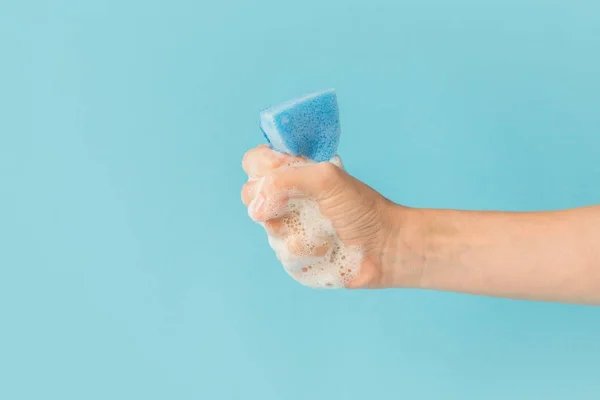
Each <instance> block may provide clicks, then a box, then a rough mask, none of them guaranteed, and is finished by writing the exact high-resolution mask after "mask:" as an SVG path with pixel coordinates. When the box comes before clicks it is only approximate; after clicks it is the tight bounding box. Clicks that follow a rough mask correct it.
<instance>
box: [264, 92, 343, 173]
mask: <svg viewBox="0 0 600 400" xmlns="http://www.w3.org/2000/svg"><path fill="white" fill-rule="evenodd" d="M260 128H261V130H262V131H263V134H264V136H265V138H266V139H267V141H268V142H269V145H270V146H271V148H272V149H273V150H276V151H279V152H281V153H286V154H291V155H293V156H302V157H305V158H308V159H309V160H313V161H317V162H321V161H329V160H331V159H332V158H333V157H334V156H335V155H336V152H337V147H338V143H339V140H340V133H341V129H340V120H339V112H338V104H337V97H336V94H335V90H333V89H328V90H323V91H319V92H313V93H310V94H307V95H305V96H302V97H298V98H296V99H293V100H290V101H287V102H285V103H282V104H279V105H276V106H272V107H269V108H267V109H265V110H263V111H261V113H260Z"/></svg>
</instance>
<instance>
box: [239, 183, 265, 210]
mask: <svg viewBox="0 0 600 400" xmlns="http://www.w3.org/2000/svg"><path fill="white" fill-rule="evenodd" d="M261 184H262V181H261V180H260V179H253V180H250V181H248V182H246V183H245V184H244V186H243V187H242V203H244V205H246V207H248V206H249V205H250V203H252V200H254V198H255V197H256V194H257V193H258V190H259V189H260V186H261Z"/></svg>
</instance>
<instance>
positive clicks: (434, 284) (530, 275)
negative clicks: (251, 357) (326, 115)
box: [242, 146, 600, 305]
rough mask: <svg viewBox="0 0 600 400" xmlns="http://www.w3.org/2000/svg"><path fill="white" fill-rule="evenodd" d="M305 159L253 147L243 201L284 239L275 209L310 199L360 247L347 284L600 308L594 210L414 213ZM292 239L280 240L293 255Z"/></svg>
mask: <svg viewBox="0 0 600 400" xmlns="http://www.w3.org/2000/svg"><path fill="white" fill-rule="evenodd" d="M303 161H304V160H301V159H298V158H294V157H291V156H287V155H283V154H280V153H277V152H274V151H272V150H270V149H269V148H268V147H267V146H259V147H257V148H255V149H252V150H250V151H249V152H247V153H246V154H245V155H244V159H243V162H242V164H243V168H244V170H245V171H246V173H247V174H248V175H249V177H250V178H251V180H249V182H248V183H246V184H245V185H244V187H243V188H242V201H243V202H244V204H246V205H247V206H249V215H250V216H251V217H252V218H253V219H254V220H255V221H257V222H262V223H264V226H265V229H267V230H270V232H271V233H273V234H282V233H281V231H280V230H279V228H280V226H281V225H282V224H281V222H282V220H281V218H285V216H275V215H274V214H273V210H277V209H278V207H279V208H281V205H282V204H285V202H286V201H287V199H289V198H290V197H297V196H300V197H303V196H310V197H312V198H314V199H315V200H316V201H317V202H318V203H319V207H320V210H321V213H322V214H323V215H324V216H325V217H326V218H328V219H329V220H330V221H332V223H333V226H334V228H335V230H336V232H337V234H338V236H339V238H340V240H341V241H342V242H343V243H344V244H345V245H347V246H351V245H359V246H361V247H362V248H363V249H364V251H365V258H364V261H363V263H362V265H361V268H360V273H359V274H358V276H356V277H354V278H353V279H352V280H351V281H350V282H349V283H348V285H347V287H348V288H371V289H384V288H418V289H425V290H441V291H452V292H461V293H469V294H474V295H485V296H494V297H506V298H513V299H522V300H537V301H552V302H565V303H578V304H590V305H600V206H593V207H584V208H576V209H569V210H560V211H550V212H523V213H514V212H513V213H511V212H493V211H486V212H482V211H457V210H436V209H417V208H410V207H405V206H402V205H399V204H395V203H394V202H392V201H390V200H388V199H386V198H385V197H383V196H382V195H381V194H379V193H378V192H376V191H375V190H374V189H372V188H371V187H369V186H367V185H365V184H364V183H362V182H360V181H358V180H357V179H355V178H354V177H352V176H351V175H349V174H348V173H347V172H345V171H344V170H343V169H341V168H338V167H336V166H335V165H333V164H332V163H329V162H323V163H313V164H310V165H298V163H302V162H303ZM260 178H263V179H262V184H259V183H258V182H259V180H256V179H260ZM259 189H260V190H259ZM292 189H293V192H291V190H292ZM283 234H286V233H283ZM297 239H298V238H295V237H293V236H290V237H287V238H286V240H287V242H288V243H290V249H292V250H293V243H294V242H296V241H297Z"/></svg>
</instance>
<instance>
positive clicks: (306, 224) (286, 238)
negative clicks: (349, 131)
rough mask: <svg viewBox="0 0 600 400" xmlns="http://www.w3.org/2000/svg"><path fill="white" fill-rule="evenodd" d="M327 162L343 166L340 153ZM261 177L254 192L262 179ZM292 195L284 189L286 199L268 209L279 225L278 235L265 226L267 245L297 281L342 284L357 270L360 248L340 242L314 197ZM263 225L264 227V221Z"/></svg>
mask: <svg viewBox="0 0 600 400" xmlns="http://www.w3.org/2000/svg"><path fill="white" fill-rule="evenodd" d="M330 162H332V163H333V164H335V165H336V166H338V167H339V168H342V164H341V160H340V158H339V157H337V156H336V157H334V158H333V159H332V160H331V161H330ZM307 163H312V162H310V161H309V162H307ZM260 180H261V182H259V188H258V189H257V193H260V191H261V187H262V183H263V181H262V179H260ZM293 195H294V193H287V195H286V196H285V198H289V200H288V201H287V203H286V204H278V205H276V206H275V207H276V208H277V209H276V210H275V209H272V210H270V215H271V216H272V217H273V218H280V222H281V225H282V227H281V228H282V229H281V231H280V232H281V233H280V234H279V235H278V234H275V233H272V232H270V230H269V229H266V231H267V236H268V241H269V245H270V246H271V248H272V249H273V250H274V251H275V254H276V256H277V258H278V260H279V261H280V262H281V264H282V265H283V267H284V269H285V271H286V272H287V273H288V274H289V275H290V276H292V277H293V278H294V279H295V280H296V281H298V282H299V283H301V284H303V285H305V286H309V287H313V288H331V289H333V288H343V287H345V286H346V284H347V283H348V282H349V281H350V280H351V279H352V278H354V277H355V276H356V275H357V274H358V272H359V270H360V265H361V262H362V260H363V251H362V249H361V248H360V247H358V246H346V245H344V244H343V243H342V242H341V240H340V239H339V237H338V236H337V233H336V231H335V228H334V226H333V224H332V222H331V221H330V220H329V219H327V218H325V217H324V216H323V215H322V213H321V211H320V208H319V204H318V202H317V201H316V200H315V199H312V198H294V196H293ZM254 207H255V204H254V201H253V202H252V203H251V204H250V206H249V213H250V214H252V212H253V208H254ZM262 225H263V227H265V224H264V223H263V224H262ZM265 228H267V227H265Z"/></svg>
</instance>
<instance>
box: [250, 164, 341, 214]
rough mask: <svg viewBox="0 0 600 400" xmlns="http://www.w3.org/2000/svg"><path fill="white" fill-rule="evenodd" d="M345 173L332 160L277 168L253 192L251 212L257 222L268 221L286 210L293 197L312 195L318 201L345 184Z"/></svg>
mask: <svg viewBox="0 0 600 400" xmlns="http://www.w3.org/2000/svg"><path fill="white" fill-rule="evenodd" d="M343 173H344V172H343V171H342V170H341V169H339V168H338V167H336V166H335V165H333V164H331V163H329V162H323V163H318V164H305V165H300V166H292V167H287V168H281V169H278V170H275V171H273V172H271V173H270V174H269V175H267V176H265V177H264V179H263V181H262V183H261V187H260V189H259V190H255V191H254V192H253V195H254V198H253V201H251V204H250V206H249V210H248V211H249V215H250V217H251V218H252V219H253V220H254V221H256V222H265V221H267V220H269V219H271V218H277V217H280V216H282V215H283V214H285V212H286V211H287V210H286V207H287V203H288V200H289V199H291V198H305V197H311V198H313V199H315V200H317V201H319V200H321V199H323V198H327V197H328V196H330V195H332V194H334V193H335V192H336V191H337V190H339V189H340V187H343V176H342V174H343ZM248 191H251V190H250V189H248Z"/></svg>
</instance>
